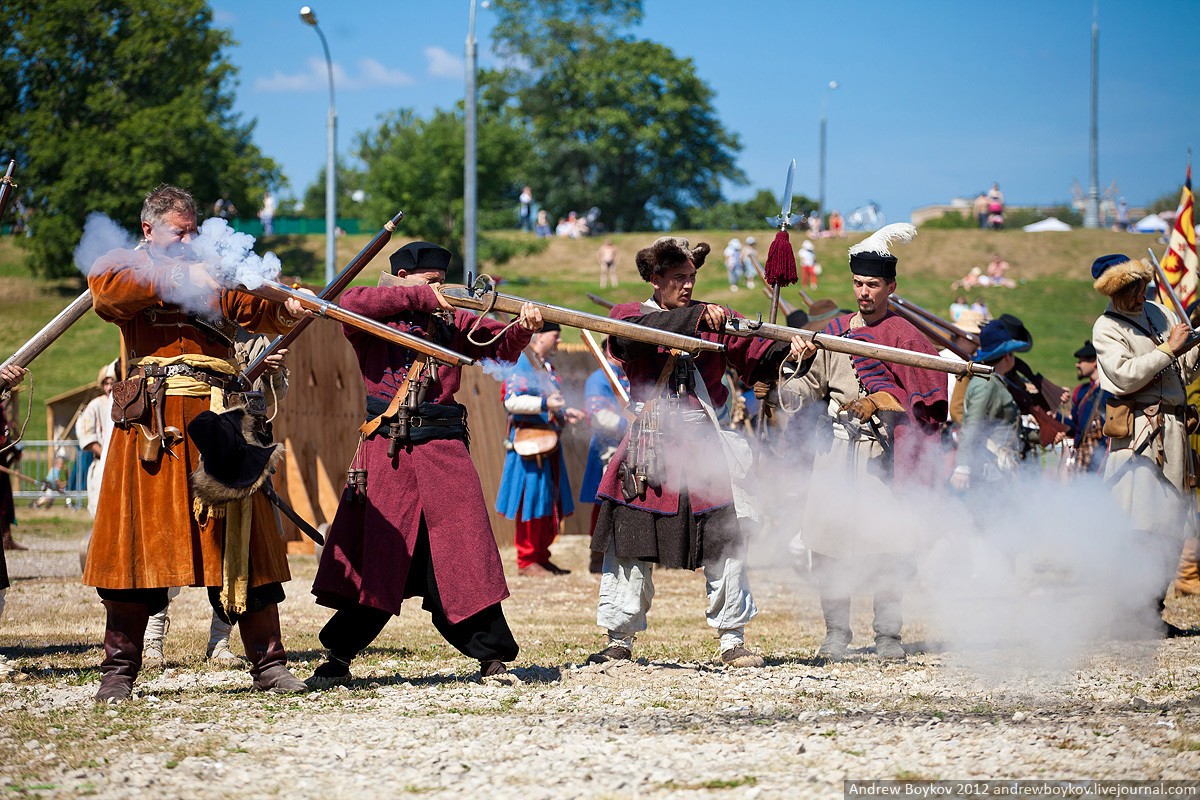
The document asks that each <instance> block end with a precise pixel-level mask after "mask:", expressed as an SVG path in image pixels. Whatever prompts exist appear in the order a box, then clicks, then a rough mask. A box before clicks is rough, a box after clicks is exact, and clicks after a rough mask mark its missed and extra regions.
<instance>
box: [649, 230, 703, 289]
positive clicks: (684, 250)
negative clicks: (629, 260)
mask: <svg viewBox="0 0 1200 800" xmlns="http://www.w3.org/2000/svg"><path fill="white" fill-rule="evenodd" d="M709 249H710V248H709V246H708V244H707V243H706V242H700V243H699V244H698V245H696V246H695V247H690V246H689V245H688V240H687V239H684V238H683V237H681V236H661V237H659V238H658V239H655V240H654V244H652V245H650V246H649V247H646V248H643V249H641V250H638V254H637V259H636V260H637V268H638V274H639V275H641V276H642V280H644V281H646V282H649V281H650V276H651V275H662V274H663V273H664V272H666V271H667V270H669V269H674V268H675V267H679V266H682V265H684V264H686V263H687V262H688V261H691V262H692V263H693V264H695V265H696V269H700V267H702V266H704V259H705V257H706V256H707V255H708V251H709Z"/></svg>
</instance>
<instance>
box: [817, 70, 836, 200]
mask: <svg viewBox="0 0 1200 800" xmlns="http://www.w3.org/2000/svg"><path fill="white" fill-rule="evenodd" d="M837 87H838V83H837V81H830V82H829V85H828V86H826V87H825V92H824V93H823V94H822V95H821V155H820V164H821V166H820V171H821V177H820V186H821V188H820V194H819V195H818V197H817V216H818V217H820V218H822V219H824V217H825V110H826V106H827V105H828V103H829V93H830V92H831V91H832V90H834V89H836V88H837Z"/></svg>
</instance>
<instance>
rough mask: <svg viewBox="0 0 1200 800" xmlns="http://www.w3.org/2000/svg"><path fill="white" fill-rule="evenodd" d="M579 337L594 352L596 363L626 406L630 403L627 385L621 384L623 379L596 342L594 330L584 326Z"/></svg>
mask: <svg viewBox="0 0 1200 800" xmlns="http://www.w3.org/2000/svg"><path fill="white" fill-rule="evenodd" d="M579 337H580V338H581V339H583V343H584V344H585V345H587V349H588V352H589V353H591V354H592V358H594V359H596V364H597V365H599V367H600V369H601V371H603V372H604V378H605V380H607V381H608V385H609V387H610V388H612V390H613V394H615V395H616V396H617V400H618V401H619V402H620V403H621V408H622V409H624V408H626V407H627V406H628V405H629V392H627V391H625V387H624V386H622V385H621V381H620V380H619V379H618V378H617V373H616V370H614V369H613V368H612V364H610V363H608V359H607V358H605V357H604V352H603V351H602V350H601V349H600V345H598V344H597V343H596V339H595V338H594V337H593V336H592V332H591V331H589V330H588V329H586V328H582V329H580V331H579Z"/></svg>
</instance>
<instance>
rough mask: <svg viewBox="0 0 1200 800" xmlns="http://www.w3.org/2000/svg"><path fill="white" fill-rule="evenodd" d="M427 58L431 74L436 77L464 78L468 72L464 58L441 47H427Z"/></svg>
mask: <svg viewBox="0 0 1200 800" xmlns="http://www.w3.org/2000/svg"><path fill="white" fill-rule="evenodd" d="M425 59H426V60H427V61H428V62H429V74H430V75H432V76H433V77H435V78H462V77H463V75H465V74H466V73H465V69H466V65H465V64H464V63H463V60H462V59H461V58H459V57H458V56H455V55H451V54H450V53H449V52H448V51H446V50H445V49H443V48H441V47H426V48H425Z"/></svg>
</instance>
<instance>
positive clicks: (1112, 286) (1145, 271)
mask: <svg viewBox="0 0 1200 800" xmlns="http://www.w3.org/2000/svg"><path fill="white" fill-rule="evenodd" d="M1092 277H1093V278H1094V279H1095V281H1094V282H1093V283H1092V287H1093V288H1094V289H1095V290H1096V291H1097V292H1099V293H1100V294H1102V295H1104V296H1105V297H1112V296H1113V295H1114V294H1116V293H1117V292H1119V291H1121V290H1122V289H1124V288H1125V287H1126V286H1128V285H1129V284H1131V283H1133V282H1134V281H1146V282H1147V283H1148V282H1150V281H1152V280H1154V267H1152V266H1150V262H1148V261H1147V260H1146V259H1144V258H1143V259H1141V260H1139V261H1134V260H1133V259H1131V258H1129V256H1124V255H1121V254H1120V253H1114V254H1113V255H1109V256H1100V258H1097V259H1096V260H1095V261H1094V262H1092Z"/></svg>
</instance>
